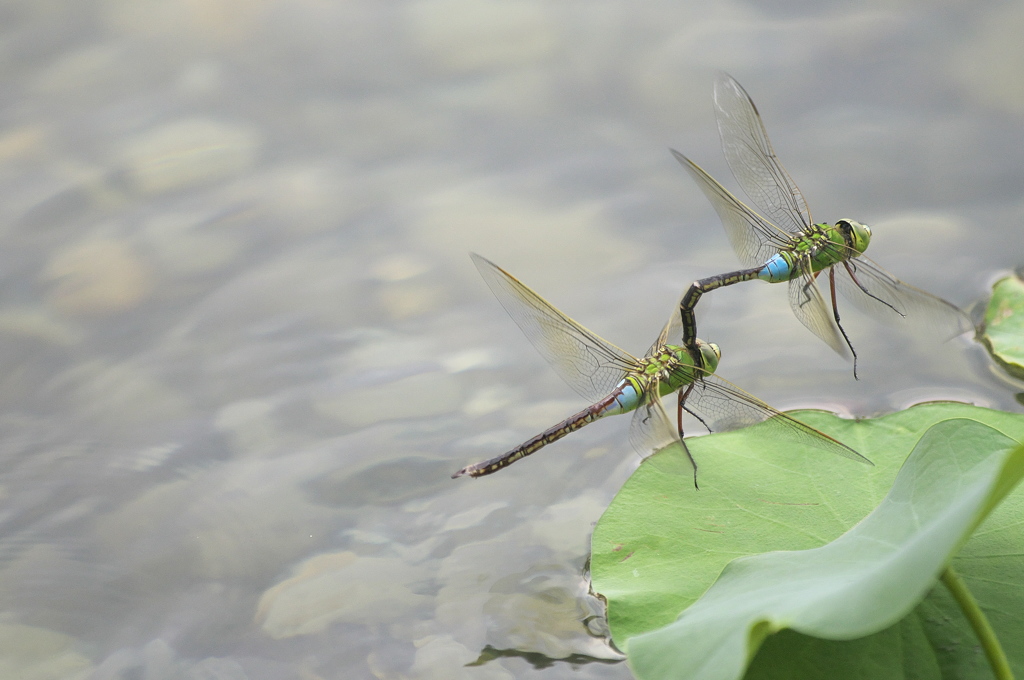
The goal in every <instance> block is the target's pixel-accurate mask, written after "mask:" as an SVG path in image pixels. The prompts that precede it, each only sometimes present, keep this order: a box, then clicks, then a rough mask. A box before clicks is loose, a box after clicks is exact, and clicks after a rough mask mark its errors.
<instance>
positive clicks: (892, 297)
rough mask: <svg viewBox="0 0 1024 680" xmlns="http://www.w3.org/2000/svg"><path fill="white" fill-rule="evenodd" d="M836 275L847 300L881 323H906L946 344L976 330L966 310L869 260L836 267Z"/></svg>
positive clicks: (857, 258)
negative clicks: (903, 279)
mask: <svg viewBox="0 0 1024 680" xmlns="http://www.w3.org/2000/svg"><path fill="white" fill-rule="evenodd" d="M833 271H835V277H836V287H837V288H839V290H840V291H841V292H842V294H843V297H845V298H846V299H847V300H849V301H850V303H851V304H853V305H854V306H855V307H856V308H857V309H859V310H861V311H862V312H864V313H865V314H867V315H868V316H870V317H872V318H874V319H877V320H878V321H882V322H884V323H893V322H897V321H899V320H901V319H906V321H907V323H909V324H911V325H913V326H916V327H919V328H921V329H922V330H926V331H928V332H931V333H934V334H936V335H938V336H940V337H942V339H943V340H949V339H951V338H954V337H956V336H958V335H960V334H961V333H966V332H967V331H970V330H974V324H973V323H972V322H971V318H970V317H969V316H967V314H966V313H965V312H964V311H963V310H962V309H960V308H959V307H957V306H956V305H954V304H952V303H949V302H946V301H945V300H943V299H942V298H940V297H936V296H934V295H932V294H931V293H926V292H925V291H923V290H921V289H919V288H915V287H914V286H911V285H909V284H906V283H903V282H902V281H900V280H899V279H897V278H896V277H894V276H893V275H892V274H890V273H889V272H887V271H885V270H884V269H882V268H881V267H879V266H878V265H877V264H875V263H874V262H872V261H871V260H869V259H867V258H866V257H863V256H861V257H856V258H852V259H850V260H848V261H847V262H846V263H844V264H838V265H835V266H834V267H833ZM858 284H859V285H858Z"/></svg>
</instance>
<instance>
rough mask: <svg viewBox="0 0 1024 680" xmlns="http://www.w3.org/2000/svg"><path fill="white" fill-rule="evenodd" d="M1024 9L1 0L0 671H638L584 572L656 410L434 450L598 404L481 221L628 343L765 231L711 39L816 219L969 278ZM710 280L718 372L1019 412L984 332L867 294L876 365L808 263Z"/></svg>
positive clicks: (589, 321)
mask: <svg viewBox="0 0 1024 680" xmlns="http://www.w3.org/2000/svg"><path fill="white" fill-rule="evenodd" d="M885 7H890V6H888V5H886V6H885ZM1022 22H1024V5H1022V4H1021V3H1019V2H1017V3H1009V4H1007V3H992V2H987V3H985V2H983V3H980V4H979V3H974V4H972V5H970V6H969V7H966V6H965V8H964V9H963V10H959V9H957V6H954V5H951V6H949V7H947V8H945V9H944V10H942V11H937V10H936V8H935V6H934V4H932V3H921V4H918V3H904V4H903V6H901V7H898V8H894V9H883V6H882V5H878V6H875V5H873V4H866V3H865V4H862V5H860V6H852V5H849V4H847V5H843V6H841V5H832V4H829V5H821V4H820V3H806V4H804V3H799V2H790V3H783V5H782V7H781V8H780V9H779V10H778V11H777V12H776V13H774V14H772V13H769V12H768V11H767V10H763V9H761V8H759V7H757V6H755V5H752V4H744V3H731V4H730V3H727V4H717V5H705V4H698V3H692V4H684V3H675V2H653V3H645V4H644V5H642V6H636V5H633V4H629V3H621V2H600V3H594V2H588V3H563V4H551V3H545V2H541V1H535V0H513V1H503V2H498V1H497V0H484V1H483V2H480V1H479V0H472V1H469V0H418V1H416V2H404V3H391V4H387V5H383V4H379V3H372V2H365V1H363V2H360V1H352V2H344V3H326V2H318V1H316V0H294V1H292V2H283V1H274V0H249V1H243V0H213V1H210V2H194V1H190V0H105V1H103V2H81V1H78V0H75V1H67V2H62V1H60V0H53V1H50V2H28V1H23V2H8V3H4V4H3V5H0V69H2V73H3V77H4V87H3V89H2V94H0V101H2V104H3V106H2V127H0V193H2V198H3V200H2V201H0V218H2V219H0V224H2V228H0V246H2V247H0V277H2V278H0V284H2V285H0V358H2V365H3V366H4V370H3V371H2V373H0V380H2V382H0V399H2V410H0V499H2V505H0V671H2V673H0V675H3V676H4V677H18V678H22V679H43V678H79V677H80V678H110V679H114V678H122V679H125V680H127V679H129V678H146V679H147V680H150V679H160V678H217V679H218V680H225V679H229V680H235V679H240V678H252V679H258V678H274V679H280V678H296V679H302V680H309V679H316V678H346V679H347V678H383V679H400V678H402V679H404V678H408V679H416V680H418V679H427V678H438V679H451V678H462V677H465V678H511V677H516V678H527V677H537V678H548V679H553V678H563V677H573V678H627V677H629V675H630V674H629V671H628V669H627V668H626V666H625V665H624V664H622V663H616V660H617V659H618V658H619V657H618V655H617V653H616V652H615V651H614V650H613V649H611V648H610V647H609V646H608V645H607V644H606V643H605V641H604V639H603V637H602V634H603V632H604V625H603V620H602V618H601V613H602V608H601V605H600V603H599V602H597V601H595V600H594V599H593V598H591V597H589V596H588V595H587V582H586V578H585V573H584V569H585V561H586V558H587V554H588V548H589V536H590V532H591V530H592V526H593V523H594V522H595V521H596V520H597V519H598V517H599V516H600V514H601V512H602V509H603V508H604V507H605V506H606V505H607V503H608V502H609V501H610V500H611V498H612V496H613V495H614V493H615V491H616V490H617V489H618V487H619V486H620V485H621V484H622V482H623V481H624V480H625V479H626V477H628V475H629V474H630V472H631V471H632V469H634V468H635V467H636V465H638V464H639V459H638V457H637V456H636V455H635V454H634V453H633V452H632V451H631V449H630V448H629V446H628V443H627V438H626V431H627V429H628V419H617V418H610V419H608V420H607V421H602V422H601V423H597V424H594V425H593V426H591V427H588V428H586V429H585V430H582V431H580V432H578V433H576V434H574V435H573V436H572V437H569V438H567V439H566V440H564V441H563V442H560V443H558V444H557V445H553V446H552V447H550V448H549V449H546V450H544V451H543V452H542V453H539V454H537V455H536V456H534V457H532V458H530V459H528V460H526V461H523V462H521V463H518V464H516V465H515V466H513V467H512V468H510V469H508V470H507V471H504V472H502V473H501V474H498V475H495V476H493V477H488V478H484V479H479V480H471V479H458V480H451V479H450V478H449V475H450V474H451V473H452V472H453V471H455V470H456V469H458V468H460V467H462V466H463V465H465V464H467V463H470V462H473V461H475V460H479V459H483V458H487V457H490V456H493V455H495V454H497V453H500V452H501V451H503V450H505V449H506V448H508V447H510V446H512V445H514V444H517V443H519V442H520V441H522V440H523V439H525V438H526V437H528V436H530V435H532V434H534V433H535V432H537V431H539V430H540V429H543V428H545V427H547V426H548V425H551V424H553V423H554V422H557V421H558V420H560V419H562V418H563V417H565V416H567V415H569V414H570V413H573V412H575V411H577V410H578V409H579V408H581V407H582V406H583V404H582V403H581V402H580V400H579V399H578V398H576V397H575V395H574V394H573V393H572V392H571V391H570V390H569V389H568V388H567V387H566V386H564V385H562V384H561V383H560V382H559V381H558V378H557V377H556V376H555V375H554V373H553V372H552V371H551V370H550V369H548V368H547V366H546V365H545V364H544V363H543V361H542V359H541V358H540V357H539V356H537V355H536V353H535V352H534V350H533V348H532V347H530V345H529V344H528V343H527V342H526V341H525V339H524V338H523V337H522V336H521V334H520V333H519V331H518V330H517V329H516V328H515V326H514V324H513V323H512V322H511V321H510V320H509V319H508V318H506V317H505V315H504V312H503V311H502V310H501V308H500V307H499V306H498V304H497V303H496V302H495V301H494V299H493V298H492V297H491V296H490V294H489V292H488V291H487V289H486V287H485V286H484V284H483V282H482V281H480V279H479V277H478V276H477V274H476V272H475V271H474V270H473V267H472V265H471V263H470V261H469V258H468V257H467V255H466V254H467V252H468V251H471V250H472V251H476V252H480V253H481V254H483V255H485V256H486V257H489V258H491V259H493V260H495V261H496V262H497V263H499V264H500V265H502V266H504V267H506V268H508V269H509V270H510V271H512V272H513V273H515V274H516V275H518V276H520V277H521V278H522V279H523V280H524V281H525V282H527V283H528V284H530V285H532V286H534V287H535V288H536V289H537V290H538V291H539V292H540V293H541V294H542V295H544V296H546V297H547V298H549V299H550V300H552V301H553V302H554V303H555V304H557V305H558V306H559V307H560V308H562V309H564V310H565V311H566V312H567V313H569V314H571V315H573V316H574V317H575V318H577V319H579V320H580V321H581V322H582V323H584V324H585V325H587V326H588V327H590V328H592V329H593V330H595V331H596V332H598V333H600V334H601V335H603V336H604V337H607V338H609V339H610V340H612V341H613V342H615V343H616V344H619V345H620V346H622V347H624V348H626V349H629V350H631V351H635V352H641V351H642V350H643V349H644V348H646V347H647V345H648V344H649V343H650V342H651V340H652V339H653V338H654V336H655V335H656V333H657V331H658V330H659V329H660V327H661V325H662V324H663V322H664V320H665V319H666V318H667V317H668V315H669V313H671V311H672V308H673V306H674V303H675V301H676V299H677V298H678V296H679V294H680V293H681V292H682V290H683V288H684V285H685V284H687V283H688V282H689V281H692V280H693V279H694V278H697V277H700V276H707V275H710V274H713V273H719V272H722V271H727V270H730V269H733V268H735V267H736V266H737V262H736V260H735V257H734V256H733V255H732V253H731V252H730V251H729V248H728V243H727V241H726V239H725V236H724V233H723V232H722V230H721V227H720V226H719V224H718V221H717V218H716V216H715V215H714V213H713V212H712V210H711V209H710V206H709V205H707V202H706V201H705V199H704V197H703V196H702V195H701V194H700V192H699V191H698V190H697V188H696V186H694V185H693V183H692V182H691V181H690V179H689V178H688V177H686V175H685V173H684V172H683V171H682V169H681V168H679V167H678V166H677V165H676V163H675V161H674V160H673V159H672V158H671V156H670V155H669V154H668V151H667V147H669V146H673V147H676V148H679V149H681V150H682V151H684V152H685V153H687V154H688V155H690V156H691V157H692V158H694V159H695V160H696V161H697V162H699V163H701V164H702V165H704V167H706V168H707V169H708V170H709V171H710V172H711V173H712V174H713V175H715V176H718V177H720V178H722V179H723V181H724V180H726V179H730V180H731V178H730V177H729V176H728V172H727V170H726V168H725V164H724V160H723V157H722V155H721V152H720V150H719V149H718V139H717V130H716V127H715V122H714V117H713V112H712V108H711V85H712V81H713V77H714V72H715V69H719V68H722V69H725V70H728V71H729V72H731V73H732V74H733V75H734V76H736V77H737V78H738V79H739V80H740V82H742V83H743V84H744V85H745V86H746V87H747V89H748V90H749V91H750V93H751V95H752V96H753V97H754V99H755V101H756V102H757V103H758V105H759V107H760V109H761V111H762V114H763V116H764V118H765V121H766V124H767V126H768V129H769V132H770V133H771V135H772V139H773V141H774V143H775V147H776V149H777V151H778V152H779V154H780V156H781V157H782V158H783V160H784V161H785V162H786V164H787V167H788V168H789V170H790V172H791V173H792V175H793V176H794V177H795V178H796V180H797V181H798V182H799V183H800V185H801V187H802V188H803V190H804V193H805V194H806V196H807V198H808V201H809V203H810V205H811V209H812V211H813V213H814V216H815V218H816V219H818V220H830V221H831V220H835V219H837V218H839V217H851V218H854V219H858V220H861V221H864V222H866V223H869V224H871V225H872V227H873V229H874V232H875V235H876V236H875V239H874V241H873V245H872V250H871V253H870V254H871V255H872V256H873V257H874V259H875V260H876V261H878V262H879V263H881V264H882V265H883V266H885V267H887V268H889V269H890V270H892V271H893V272H894V273H896V274H897V275H898V276H900V277H901V278H903V279H905V280H907V281H909V282H911V283H914V284H917V285H920V286H923V287H925V288H927V289H929V290H931V291H933V292H935V293H937V294H940V295H943V296H946V297H948V298H950V299H951V300H952V301H954V302H956V303H958V304H961V305H965V306H967V305H970V304H972V303H975V302H976V301H978V300H981V299H982V298H983V297H984V295H985V290H986V284H987V283H988V282H990V281H991V280H992V279H993V278H994V277H995V276H996V275H997V274H998V273H1000V272H1001V271H1002V270H1005V269H1007V268H1010V267H1013V266H1015V265H1019V264H1021V263H1022V262H1024V247H1022V246H1021V239H1020V233H1021V231H1020V229H1021V226H1020V225H1021V221H1022V217H1024V199H1022V197H1021V191H1020V189H1021V187H1022V186H1024V176H1022V174H1024V173H1022V170H1021V168H1022V167H1024V165H1022V163H1021V153H1022V152H1021V150H1022V149H1024V89H1022V86H1021V82H1022V81H1021V77H1020V74H1021V73H1024V49H1022V48H1021V43H1020V39H1019V31H1017V29H1016V27H1019V26H1020V25H1021V23H1022ZM727 183H728V184H730V185H731V181H730V182H727ZM702 308H706V309H704V315H703V318H702V320H701V336H702V337H704V338H705V339H708V340H712V341H715V342H718V343H719V344H720V345H721V346H722V349H723V359H722V363H721V373H722V375H724V376H726V377H728V378H729V379H731V380H733V381H734V382H736V383H738V384H740V385H741V386H743V387H745V388H747V389H749V390H750V391H752V392H754V393H756V394H757V395H759V396H761V397H762V398H764V399H766V400H768V401H770V402H771V403H773V404H775V405H777V406H779V407H783V408H787V407H794V406H814V405H817V406H823V407H827V408H832V409H833V410H837V411H840V412H842V413H844V414H846V415H851V416H852V415H857V416H863V415H873V414H877V413H884V412H888V411H891V410H894V409H898V408H901V407H904V406H906V405H908V404H911V403H915V402H918V401H923V400H926V399H932V398H956V399H962V400H967V401H972V402H974V403H978V404H983V405H989V406H993V407H997V408H1006V409H1011V410H1020V406H1019V405H1018V404H1017V403H1016V402H1015V401H1014V393H1015V392H1016V391H1019V390H1020V387H1019V386H1014V385H1013V384H1010V383H1008V382H1006V381H1005V380H1004V379H1002V378H1001V377H1000V376H999V374H998V372H997V371H993V370H992V369H991V368H990V366H989V363H988V361H987V360H986V358H985V357H984V355H983V353H982V352H981V351H980V350H979V348H978V347H976V346H974V345H973V343H971V342H970V341H969V340H968V339H966V338H962V339H960V340H957V341H954V342H952V343H949V344H947V345H936V344H935V343H934V342H932V341H931V339H929V338H915V337H913V336H910V335H908V334H906V333H902V332H900V331H895V330H891V329H887V328H883V327H880V326H878V325H876V324H874V323H873V322H872V321H870V320H866V319H864V318H862V317H860V316H858V315H857V313H856V312H855V311H851V312H850V313H849V314H848V315H847V317H844V321H847V329H848V330H849V331H850V333H851V337H852V338H853V341H854V343H855V345H856V347H857V349H858V351H859V353H860V356H861V362H862V363H861V377H862V379H861V380H860V381H859V382H854V380H853V379H852V374H851V371H850V366H849V365H847V364H844V363H842V361H841V360H840V359H838V358H837V357H835V356H834V355H832V354H831V352H830V350H829V349H828V348H827V347H826V346H825V345H824V344H823V343H821V342H819V341H818V340H816V339H815V338H814V337H813V336H812V335H810V334H809V333H807V332H806V331H805V330H804V329H803V328H802V327H801V326H800V325H799V324H798V323H797V321H796V320H795V318H794V317H793V316H792V314H791V313H790V312H789V311H788V310H787V305H786V296H785V292H784V290H783V289H782V288H781V287H778V286H768V285H765V284H761V283H751V284H748V285H746V286H737V287H735V288H733V289H728V290H722V291H718V292H716V293H714V294H712V295H709V296H707V297H706V298H705V302H704V303H702ZM702 464H704V465H708V464H713V463H710V462H705V463H702ZM684 486H685V485H684ZM478 659H479V661H480V665H474V666H467V665H466V664H468V663H470V662H473V661H475V660H478Z"/></svg>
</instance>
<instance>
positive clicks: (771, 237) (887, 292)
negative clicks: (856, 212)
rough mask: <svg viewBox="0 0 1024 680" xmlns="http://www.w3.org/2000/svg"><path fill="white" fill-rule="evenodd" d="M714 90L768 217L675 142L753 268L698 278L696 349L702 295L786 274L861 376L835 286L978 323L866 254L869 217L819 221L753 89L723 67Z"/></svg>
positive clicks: (794, 293)
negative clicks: (777, 147) (774, 141)
mask: <svg viewBox="0 0 1024 680" xmlns="http://www.w3.org/2000/svg"><path fill="white" fill-rule="evenodd" d="M714 98H715V112H716V117H717V119H718V130H719V133H720V134H721V137H722V148H723V150H724V151H725V158H726V161H727V162H728V164H729V168H730V169H731V170H732V173H733V175H734V176H735V177H736V181H737V182H739V184H740V186H741V187H742V188H743V191H744V192H746V194H747V195H748V196H749V197H750V199H751V200H752V201H753V203H754V205H756V206H757V207H758V208H759V209H760V210H761V212H762V213H763V214H764V215H765V216H764V217H762V216H761V215H760V214H758V213H757V212H755V211H754V210H752V209H751V208H749V207H747V206H746V205H744V204H743V203H742V202H740V201H739V200H738V199H737V198H736V197H735V196H733V195H732V194H731V193H730V192H729V191H728V190H727V189H726V188H725V187H723V186H722V185H721V184H719V183H718V182H717V181H716V180H715V179H714V178H713V177H711V176H710V175H709V174H708V173H706V172H705V171H704V170H703V169H702V168H701V167H700V166H698V165H697V164H696V163H694V162H693V161H691V160H690V159H689V158H687V157H686V156H684V155H682V154H681V153H679V152H678V151H675V150H672V153H673V155H675V157H676V159H677V160H678V161H679V162H680V163H681V164H682V166H683V167H684V168H686V170H687V171H688V172H689V173H690V175H691V176H692V177H693V178H694V179H695V180H696V181H697V184H698V186H700V188H701V189H702V190H703V191H704V194H705V195H706V196H707V197H708V199H709V200H710V201H711V203H712V205H713V206H714V208H715V210H716V212H718V215H719V217H720V218H721V220H722V224H723V225H724V226H725V230H726V233H727V234H728V236H729V241H730V242H731V243H732V247H733V250H735V251H736V254H737V255H738V256H739V258H740V261H741V262H742V263H743V265H744V266H745V267H748V269H743V270H739V271H735V272H729V273H727V274H719V275H717V276H710V277H708V278H705V279H700V280H698V281H695V282H694V283H693V285H691V286H690V288H689V289H688V290H687V292H686V294H685V295H684V296H683V298H682V301H681V302H680V306H679V311H680V316H681V319H682V324H683V344H684V345H685V346H686V347H690V348H691V351H692V348H693V347H694V344H693V343H694V341H695V340H696V337H697V328H696V321H695V319H694V313H693V310H694V307H696V305H697V302H698V301H699V300H700V297H701V295H703V294H704V293H706V292H708V291H710V290H714V289H716V288H721V287H722V286H729V285H732V284H734V283H739V282H741V281H750V280H753V279H761V280H763V281H768V282H769V283H780V282H782V281H788V282H789V305H790V307H792V309H793V313H794V314H796V317H797V319H799V320H800V322H801V323H802V324H803V325H804V326H806V327H807V328H808V329H810V330H811V332H813V333H814V334H815V335H817V336H818V337H819V338H821V339H822V340H824V341H825V342H826V343H828V345H829V347H831V348H832V349H833V350H835V351H836V352H837V353H839V354H840V355H841V356H843V357H849V356H850V355H851V354H852V355H853V375H854V377H856V376H857V353H856V351H854V349H853V344H852V343H851V342H850V338H849V336H847V334H846V331H845V330H844V329H843V326H842V324H841V323H840V321H839V307H838V305H837V304H836V289H837V288H838V289H839V291H840V292H841V293H842V294H843V296H844V297H845V298H846V299H847V300H849V301H850V302H851V303H852V304H853V305H854V306H856V307H857V308H858V309H860V310H861V311H863V312H865V313H867V314H868V315H869V316H872V317H874V318H876V319H879V320H882V321H886V322H888V321H891V320H895V319H899V318H907V319H910V320H912V321H915V322H917V323H919V324H921V325H924V326H926V327H927V328H928V329H929V330H931V331H933V332H934V333H936V334H937V335H939V336H941V337H943V339H947V340H948V339H950V338H953V337H955V336H957V335H960V334H961V333H964V332H966V331H968V330H972V329H973V328H974V325H973V324H972V323H971V320H970V318H969V317H968V316H967V315H966V314H965V313H964V312H963V311H962V310H961V309H960V308H958V307H956V306H955V305H952V304H950V303H949V302H946V301H945V300H943V299H941V298H938V297H935V296H934V295H932V294H930V293H926V292H925V291H923V290H919V289H917V288H914V287H913V286H910V285H907V284H906V283H903V282H902V281H900V280H898V279H896V278H895V277H894V276H892V275H891V274H889V273H888V272H886V271H885V270H884V269H882V268H881V267H879V266H878V265H877V264H875V263H874V262H872V261H871V260H869V259H867V258H866V257H864V251H865V250H866V249H867V247H868V243H869V242H870V241H871V229H870V228H869V227H867V226H866V225H864V224H861V223H859V222H855V221H854V220H847V219H844V220H839V221H838V222H836V223H835V224H831V225H830V224H815V223H814V222H812V221H811V214H810V211H809V210H808V208H807V203H806V201H804V197H803V194H801V193H800V189H798V188H797V186H796V184H795V183H794V182H793V179H792V178H791V177H790V176H789V173H788V172H786V169H785V168H783V167H782V164H781V163H780V162H779V159H778V158H777V157H776V155H775V151H774V150H773V149H772V145H771V142H769V141H768V133H767V132H766V131H765V128H764V123H763V122H762V121H761V116H760V115H759V114H758V112H757V107H756V106H754V102H753V101H751V99H750V96H749V95H748V94H747V93H746V91H745V90H744V89H743V88H742V87H741V86H740V84H739V83H737V82H736V81H735V80H734V79H733V78H732V77H730V76H728V75H726V74H724V73H721V74H719V76H718V79H717V80H716V82H715V95H714ZM823 273H825V274H826V275H827V279H828V292H829V297H830V299H831V307H832V310H831V314H830V313H829V311H828V307H827V305H826V302H825V298H824V296H823V295H822V293H821V290H820V289H819V287H818V283H817V281H818V277H819V275H821V274H823ZM847 349H848V350H849V352H848V351H847ZM695 356H696V355H695Z"/></svg>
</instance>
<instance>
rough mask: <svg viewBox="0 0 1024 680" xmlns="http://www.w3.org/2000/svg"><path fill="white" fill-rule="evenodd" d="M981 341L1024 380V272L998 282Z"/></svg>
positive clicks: (1011, 372) (994, 356)
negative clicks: (1022, 274)
mask: <svg viewBox="0 0 1024 680" xmlns="http://www.w3.org/2000/svg"><path fill="white" fill-rule="evenodd" d="M982 328H983V330H982V333H981V341H982V342H983V343H985V347H986V348H988V351H989V354H991V355H992V358H993V359H995V360H996V362H997V363H998V364H999V365H1000V366H1002V367H1003V369H1005V370H1006V372H1007V373H1009V374H1010V375H1012V376H1013V377H1015V378H1020V379H1022V380H1024V280H1021V271H1020V270H1018V271H1017V273H1016V274H1015V275H1014V276H1007V277H1006V278H1004V279H1000V280H999V281H996V283H995V285H994V286H992V299H991V300H989V303H988V308H987V309H986V310H985V323H984V326H983V327H982Z"/></svg>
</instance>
